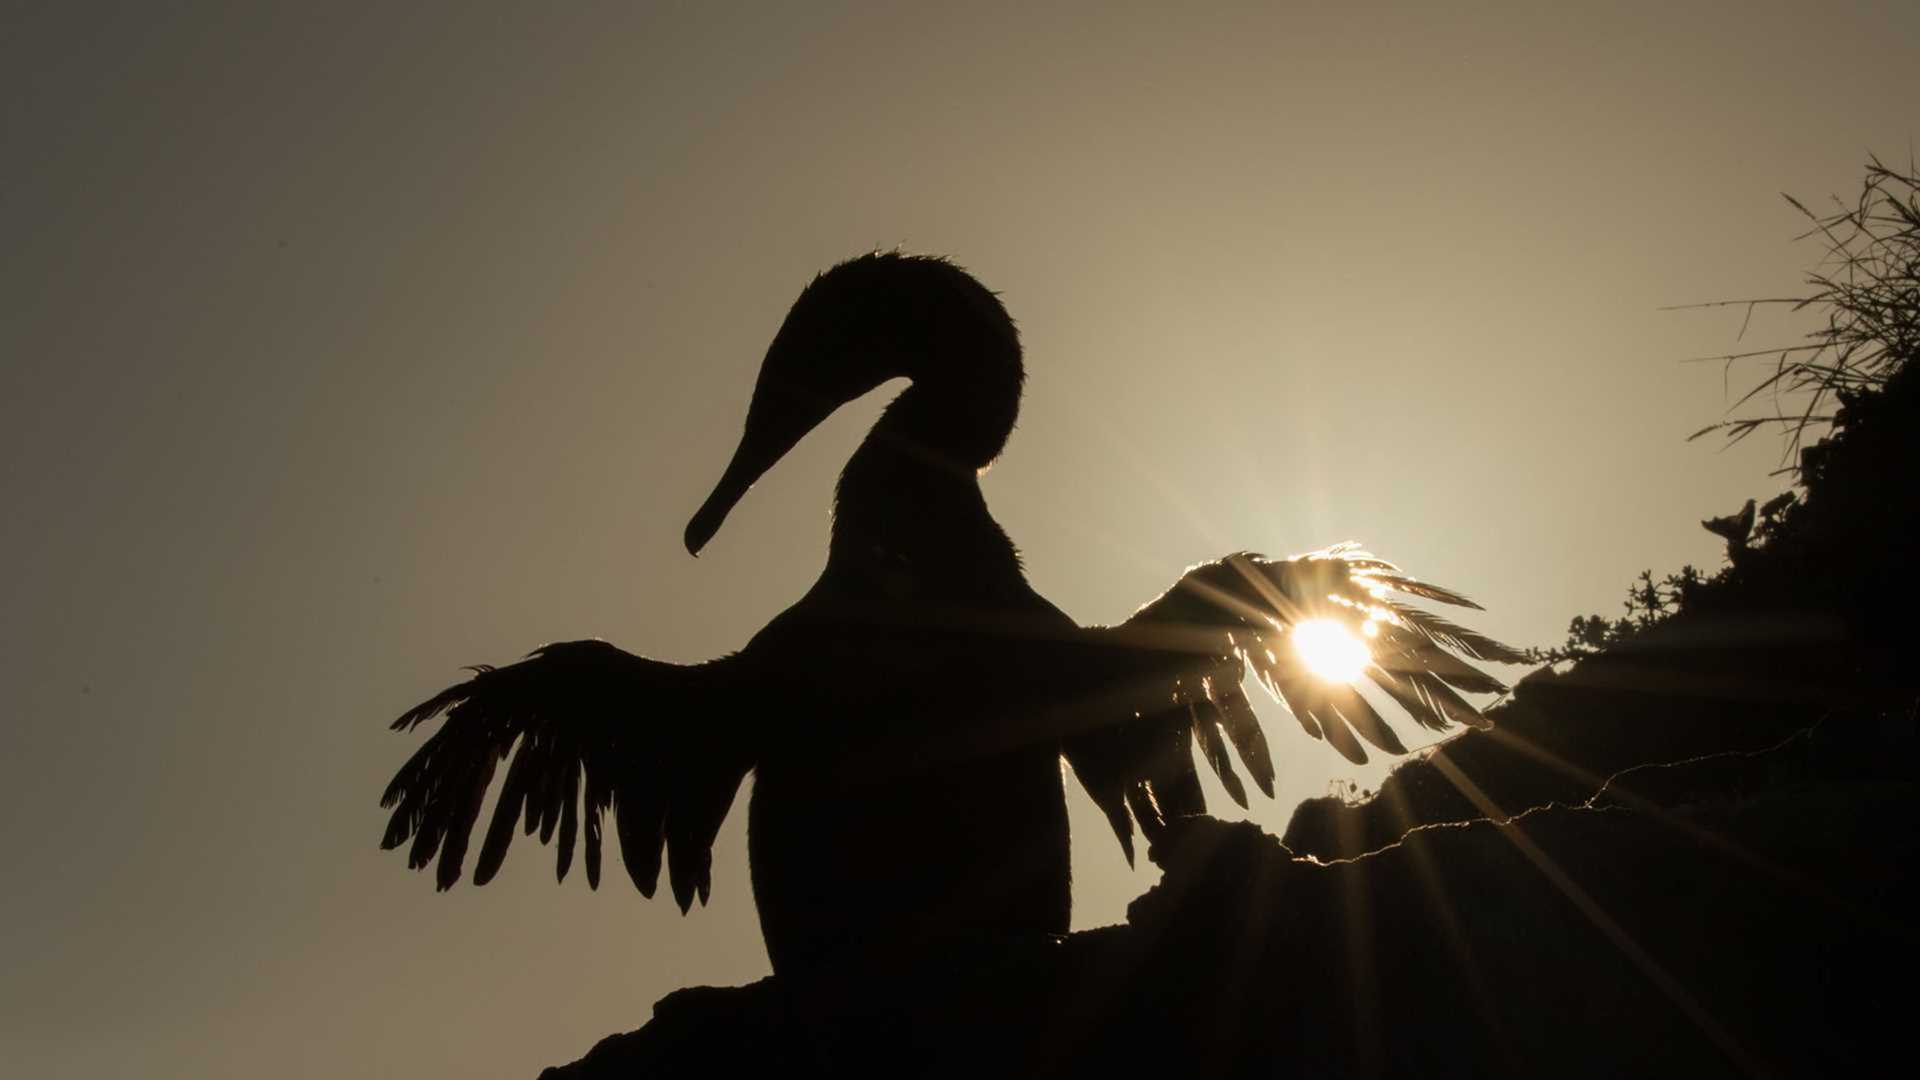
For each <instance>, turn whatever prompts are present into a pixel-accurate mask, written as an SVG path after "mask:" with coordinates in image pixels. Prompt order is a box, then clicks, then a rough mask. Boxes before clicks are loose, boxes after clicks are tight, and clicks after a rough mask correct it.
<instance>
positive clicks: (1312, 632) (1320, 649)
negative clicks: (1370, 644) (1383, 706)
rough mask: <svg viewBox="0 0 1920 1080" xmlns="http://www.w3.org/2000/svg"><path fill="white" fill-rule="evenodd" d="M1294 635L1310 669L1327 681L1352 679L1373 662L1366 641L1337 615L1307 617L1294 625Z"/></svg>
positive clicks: (1298, 650) (1340, 681) (1296, 644)
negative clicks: (1322, 617)
mask: <svg viewBox="0 0 1920 1080" xmlns="http://www.w3.org/2000/svg"><path fill="white" fill-rule="evenodd" d="M1292 636H1293V648H1294V651H1295V652H1297V653H1299V654H1300V659H1301V660H1302V661H1303V662H1305V664H1306V665H1307V670H1309V671H1311V672H1313V673H1314V674H1315V675H1318V676H1320V677H1321V678H1323V679H1325V680H1327V681H1328V682H1337V683H1350V682H1352V681H1353V680H1355V679H1357V678H1359V677H1360V674H1361V672H1364V671H1365V670H1366V669H1367V665H1368V664H1370V663H1372V662H1373V654H1372V653H1371V652H1369V651H1367V643H1366V642H1364V641H1362V640H1360V639H1359V638H1357V637H1355V636H1354V634H1353V631H1351V630H1349V629H1347V627H1346V624H1344V623H1342V622H1339V621H1338V620H1335V619H1308V620H1307V621H1305V622H1303V623H1300V624H1299V625H1297V626H1295V627H1294V628H1293V635H1292Z"/></svg>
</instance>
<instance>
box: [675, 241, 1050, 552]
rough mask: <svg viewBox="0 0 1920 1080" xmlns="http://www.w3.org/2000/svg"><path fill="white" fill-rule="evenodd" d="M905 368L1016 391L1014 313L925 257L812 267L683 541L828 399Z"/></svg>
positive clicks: (935, 379)
mask: <svg viewBox="0 0 1920 1080" xmlns="http://www.w3.org/2000/svg"><path fill="white" fill-rule="evenodd" d="M902 377H904V378H907V379H911V380H913V381H915V382H916V383H922V384H939V385H942V386H947V387H953V386H960V387H965V386H967V385H969V384H971V383H981V382H984V383H990V384H1004V383H1006V382H1007V381H1009V380H1011V384H1012V385H1013V387H1014V388H1015V398H1016V400H1017V395H1018V387H1019V384H1020V381H1021V378H1022V372H1021V367H1020V346H1019V338H1018V335H1017V334H1016V332H1015V330H1014V326H1013V320H1012V319H1010V318H1009V317H1008V316H1007V313H1006V309H1005V308H1003V307H1001V305H1000V301H999V300H998V298H996V297H995V296H994V294H993V293H992V292H990V291H988V290H987V289H986V287H985V286H983V285H981V284H980V283H979V282H978V281H975V280H974V279H973V277H972V276H971V275H969V274H968V273H967V272H966V271H965V270H962V269H961V268H960V267H958V266H955V265H954V264H953V263H951V262H948V261H947V260H945V259H942V258H937V257H933V256H922V255H902V254H899V253H897V252H882V253H876V254H872V255H863V256H861V257H859V258H857V259H851V260H849V261H847V262H844V263H841V264H840V265H838V266H836V267H834V268H833V269H831V270H829V271H827V272H826V273H824V274H821V275H819V276H818V277H816V278H814V279H813V283H812V284H810V285H808V286H807V288H806V290H805V291H803V292H802V293H801V294H800V298H799V299H798V300H796V301H794V305H793V308H792V310H790V311H788V312H787V318H786V321H785V322H784V323H782V324H781V326H780V331H779V333H778V334H776V335H774V339H773V344H772V345H770V346H768V347H767V356H766V359H765V360H764V361H762V362H761V365H760V377H759V379H758V381H757V382H756V383H755V384H754V388H753V400H752V403H751V404H750V405H749V406H748V408H747V420H746V429H745V431H743V432H742V433H741V436H740V445H739V447H738V448H737V449H736V450H735V451H734V454H733V459H732V461H730V462H729V463H728V465H727V469H726V472H725V473H724V474H723V475H722V476H721V478H720V482H719V484H718V485H716V486H715V487H714V489H713V493H712V494H711V495H709V496H708V497H707V501H706V502H705V503H704V504H703V505H702V506H701V507H700V510H699V512H697V513H695V514H694V515H693V519H692V520H691V521H689V522H688V523H687V531H686V544H687V551H688V552H689V553H691V554H695V555H698V554H699V553H700V549H701V548H703V547H705V546H706V544H707V541H709V540H711V539H713V536H714V534H715V533H717V532H719V531H720V526H721V524H722V523H723V522H725V520H726V517H727V514H728V513H729V512H730V511H732V509H733V507H734V505H735V504H736V503H738V502H739V501H740V498H741V497H742V496H743V495H745V494H746V493H747V489H748V488H751V487H752V486H753V485H754V483H755V482H756V481H758V480H759V479H760V477H761V476H763V475H765V473H766V472H767V470H768V469H771V468H772V467H773V466H774V464H775V463H777V462H778V461H779V460H780V459H781V458H782V457H784V456H786V454H787V452H788V451H789V450H791V449H793V447H794V446H795V445H796V444H798V443H799V441H800V440H801V439H802V438H805V437H806V435H807V433H808V432H810V431H812V430H813V429H814V428H815V427H817V426H819V424H820V422H821V421H823V420H825V419H826V418H827V417H828V416H830V415H831V414H832V413H833V412H834V410H836V409H838V408H839V407H840V406H842V405H845V404H846V403H848V402H850V401H853V400H854V399H855V398H858V397H860V396H862V395H863V394H866V393H867V392H868V391H870V390H873V389H875V388H876V387H878V386H879V385H880V384H881V383H884V382H886V381H888V380H889V379H895V378H902ZM1009 425H1010V421H1009Z"/></svg>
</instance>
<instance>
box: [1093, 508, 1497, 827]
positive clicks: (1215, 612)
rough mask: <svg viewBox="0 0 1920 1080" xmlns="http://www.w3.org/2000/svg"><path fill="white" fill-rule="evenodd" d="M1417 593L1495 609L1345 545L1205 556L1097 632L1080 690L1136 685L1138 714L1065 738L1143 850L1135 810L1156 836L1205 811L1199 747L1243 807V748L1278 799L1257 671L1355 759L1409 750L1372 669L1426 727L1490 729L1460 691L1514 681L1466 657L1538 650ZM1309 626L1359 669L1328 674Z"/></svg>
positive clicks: (1248, 764)
mask: <svg viewBox="0 0 1920 1080" xmlns="http://www.w3.org/2000/svg"><path fill="white" fill-rule="evenodd" d="M1404 597H1418V598H1421V599H1425V600H1430V601H1433V602H1436V603H1441V604H1451V605H1455V606H1460V607H1469V608H1476V609H1477V608H1479V606H1480V605H1478V604H1475V603H1474V602H1473V601H1471V600H1469V599H1467V598H1466V597H1465V596H1462V595H1460V594H1459V593H1457V592H1454V591H1453V590H1451V589H1445V588H1441V587H1440V586H1437V585H1433V584H1430V583H1428V582H1424V581H1420V580H1419V579H1417V578H1414V577H1411V576H1409V575H1408V574H1406V573H1404V572H1402V571H1401V570H1400V569H1399V568H1398V567H1397V566H1394V565H1393V564H1392V563H1389V562H1387V561H1386V560H1384V559H1379V558H1376V557H1374V556H1373V555H1370V554H1368V553H1367V552H1365V551H1362V550H1360V549H1359V547H1358V545H1354V544H1342V545H1339V546H1336V547H1332V548H1328V549H1326V550H1324V551H1316V552H1312V553H1310V554H1307V555H1300V556H1296V557H1294V558H1291V559H1279V560H1274V559H1267V558H1265V557H1263V556H1259V555H1251V554H1238V555H1230V556H1228V557H1227V558H1224V559H1221V560H1219V561H1217V562H1212V563H1206V564H1204V565H1201V566H1198V567H1195V568H1194V569H1192V570H1190V571H1188V572H1187V573H1186V575H1185V576H1183V577H1182V578H1181V579H1180V581H1179V582H1178V583H1177V584H1175V586H1174V587H1173V588H1172V589H1170V590H1168V591H1167V592H1166V593H1165V594H1164V595H1162V596H1160V597H1159V598H1158V599H1156V600H1154V601H1153V602H1152V603H1149V604H1147V605H1146V606H1145V607H1143V608H1141V609H1140V610H1139V611H1137V612H1135V613H1134V615H1133V616H1132V617H1131V618H1129V619H1128V620H1127V621H1126V622H1124V623H1122V624H1120V625H1119V626H1114V627H1105V628H1101V629H1099V630H1096V631H1091V633H1093V634H1095V635H1097V637H1096V638H1095V639H1094V640H1096V641H1097V642H1098V644H1096V645H1095V646H1093V647H1092V648H1089V649H1087V650H1085V651H1084V652H1083V653H1082V656H1083V657H1084V658H1085V659H1084V660H1083V661H1082V662H1081V663H1080V665H1079V668H1080V669H1079V670H1078V671H1077V672H1075V673H1074V675H1075V681H1076V682H1077V683H1078V686H1079V687H1080V688H1081V689H1080V692H1081V693H1083V694H1086V695H1087V696H1088V697H1089V698H1090V699H1091V700H1095V701H1099V700H1103V699H1104V700H1115V695H1112V694H1104V695H1103V693H1102V690H1101V689H1099V688H1096V687H1095V685H1094V684H1095V683H1096V682H1102V681H1104V682H1106V683H1109V684H1114V685H1124V686H1125V687H1126V688H1127V689H1126V690H1125V691H1124V692H1122V693H1121V694H1120V695H1118V700H1121V701H1132V702H1138V703H1139V704H1137V705H1133V706H1131V708H1132V711H1133V714H1134V715H1133V716H1132V717H1131V718H1129V719H1127V720H1125V721H1122V722H1118V723H1112V724H1107V725H1103V726H1095V727H1091V728H1090V729H1089V730H1086V731H1084V732H1081V733H1079V734H1075V735H1072V736H1069V737H1068V738H1066V739H1065V740H1064V742H1063V748H1064V752H1065V754H1066V757H1067V760H1068V762H1069V763H1070V764H1071V765H1072V766H1073V770H1074V773H1075V775H1077V776H1078V777H1079V778H1080V780H1081V783H1082V784H1083V785H1084V786H1085V787H1086V789H1087V792H1088V794H1090V795H1091V796H1092V797H1093V800H1094V802H1095V803H1096V804H1098V805H1099V806H1100V808H1101V810H1102V812H1104V813H1105V814H1106V816H1107V820H1108V822H1109V823H1110V824H1111V825H1112V826H1113V830H1114V833H1115V834H1116V835H1117V836H1118V837H1119V839H1120V844H1121V846H1122V847H1123V848H1124V849H1125V850H1126V852H1127V857H1128V859H1129V860H1131V859H1132V857H1133V828H1132V822H1131V821H1130V820H1129V819H1130V817H1131V819H1133V820H1138V821H1139V822H1140V826H1141V828H1142V829H1143V830H1144V831H1145V832H1146V833H1147V836H1148V839H1149V840H1151V839H1153V838H1154V837H1155V836H1157V835H1158V834H1159V832H1160V830H1161V829H1162V828H1164V826H1165V823H1166V822H1167V821H1168V820H1171V819H1172V818H1175V817H1179V816H1183V815H1188V814H1197V813H1201V812H1203V811H1204V810H1205V809H1206V805H1205V801H1204V797H1203V796H1202V794H1201V788H1200V778H1199V775H1198V772H1197V770H1196V769H1195V767H1194V755H1193V750H1194V748H1195V747H1196V746H1197V747H1198V748H1199V750H1200V756H1201V757H1202V758H1203V759H1204V760H1205V761H1206V762H1207V764H1208V766H1210V767H1211V768H1212V769H1213V771H1214V772H1215V773H1216V774H1217V775H1218V776H1219V777H1220V782H1221V784H1222V786H1223V787H1225V788H1226V791H1227V794H1228V795H1229V796H1231V797H1232V798H1233V799H1234V800H1235V801H1236V802H1238V803H1239V804H1240V805H1241V806H1243V807H1244V806H1246V805H1247V796H1246V787H1245V784H1244V783H1243V782H1242V781H1241V779H1240V777H1239V776H1238V774H1237V773H1236V771H1235V769H1234V767H1233V761H1232V757H1231V756H1230V755H1229V753H1228V751H1227V746H1228V744H1232V746H1233V747H1234V750H1235V751H1236V752H1237V753H1238V756H1239V759H1240V764H1241V765H1242V766H1243V767H1244V768H1245V770H1246V772H1247V775H1248V776H1249V777H1250V778H1251V779H1252V781H1253V783H1254V784H1255V785H1256V786H1258V787H1259V788H1260V790H1261V791H1262V792H1263V793H1265V794H1266V795H1268V796H1269V797H1271V796H1272V795H1273V781H1274V767H1273V755H1272V752H1271V750H1270V749H1269V748H1268V745H1267V740H1266V736H1265V735H1264V734H1263V733H1262V731H1261V728H1260V723H1259V720H1258V719H1257V717H1256V716H1255V715H1254V712H1253V709H1252V707H1251V706H1250V705H1249V704H1248V702H1247V698H1246V695H1245V694H1244V693H1243V692H1242V689H1241V684H1242V680H1243V679H1244V677H1245V676H1246V674H1248V673H1249V672H1251V673H1252V674H1253V675H1254V676H1255V677H1256V678H1257V679H1258V681H1259V682H1260V684H1261V685H1262V686H1264V687H1265V688H1266V689H1267V691H1268V692H1269V693H1270V694H1272V696H1273V697H1274V699H1275V700H1276V701H1278V702H1280V703H1282V704H1283V705H1284V706H1285V708H1286V710H1287V711H1288V712H1289V713H1291V714H1292V715H1293V718H1294V719H1295V720H1296V721H1298V722H1299V724H1300V727H1301V729H1302V730H1304V731H1305V732H1306V733H1307V734H1308V735H1311V736H1313V737H1314V738H1316V739H1325V740H1326V741H1327V742H1328V743H1330V744H1332V746H1333V747H1334V749H1336V750H1338V751H1339V752H1340V753H1341V755H1343V756H1344V757H1346V758H1347V759H1348V760H1349V761H1352V762H1355V763H1356V764H1357V763H1360V762H1364V761H1366V760H1367V751H1366V747H1365V746H1364V745H1363V742H1365V743H1371V744H1373V745H1374V746H1375V747H1378V748H1379V749H1382V750H1386V751H1388V752H1390V753H1395V754H1403V753H1406V746H1405V745H1404V744H1403V743H1402V742H1401V741H1400V739H1399V737H1398V736H1396V735H1395V734H1394V731H1393V728H1392V727H1390V726H1389V725H1388V723H1387V721H1386V719H1385V718H1384V717H1383V716H1382V715H1381V712H1380V709H1379V708H1377V707H1376V706H1375V705H1374V703H1373V702H1370V701H1369V700H1368V699H1367V698H1366V697H1365V696H1363V695H1362V694H1361V692H1360V690H1359V689H1358V683H1359V682H1360V677H1361V676H1364V677H1365V678H1366V679H1367V680H1369V681H1371V682H1372V683H1373V684H1374V686H1376V687H1378V688H1379V690H1380V691H1381V693H1382V694H1383V695H1384V697H1385V699H1386V700H1387V701H1389V702H1391V703H1392V704H1393V705H1394V706H1397V707H1398V709H1399V710H1400V711H1404V712H1405V713H1406V714H1407V716H1409V717H1411V718H1412V720H1413V721H1414V722H1415V723H1417V724H1419V725H1420V726H1422V727H1426V728H1431V729H1434V730H1444V729H1445V728H1447V727H1449V726H1451V725H1452V724H1454V723H1463V724H1470V725H1473V726H1476V727H1483V726H1485V725H1486V723H1487V721H1486V719H1485V718H1484V717H1482V716H1481V715H1480V711H1479V710H1478V709H1477V708H1475V707H1474V706H1473V705H1472V704H1471V703H1470V702H1468V701H1467V700H1466V699H1465V698H1463V697H1462V696H1461V692H1462V691H1464V692H1466V693H1498V692H1501V691H1504V690H1505V689H1506V687H1505V686H1504V685H1502V684H1501V682H1500V681H1499V680H1497V679H1495V678H1493V677H1492V676H1489V675H1487V674H1485V673H1484V672H1482V671H1480V670H1478V669H1477V668H1475V667H1473V666H1472V665H1470V664H1468V663H1467V662H1466V661H1465V660H1462V659H1461V658H1460V656H1456V655H1454V654H1455V653H1458V654H1461V655H1462V656H1465V657H1467V658H1469V659H1473V660H1482V661H1494V662H1499V663H1520V662H1523V661H1524V660H1525V656H1524V655H1523V654H1521V653H1520V652H1519V651H1518V650H1516V649H1513V648H1511V647H1509V646H1506V645H1502V644H1500V643H1499V642H1497V641H1494V640H1493V639H1491V638H1489V637H1486V636H1485V635H1483V634H1479V633H1476V632H1475V631H1473V630H1469V629H1467V628H1466V627H1464V626H1460V625H1458V624H1457V623H1454V622H1452V621H1451V620H1449V619H1445V618H1442V617H1441V616H1439V615H1436V614H1434V613H1432V612H1430V611H1427V610H1425V609H1423V608H1421V607H1418V606H1416V605H1415V604H1414V603H1412V602H1410V601H1408V600H1406V599H1404ZM1303 627H1304V628H1305V630H1304V631H1303V630H1302V628H1303ZM1302 633H1304V634H1306V635H1307V636H1308V637H1309V638H1310V637H1311V636H1313V635H1314V634H1316V633H1318V634H1323V635H1331V636H1332V638H1333V647H1334V649H1335V650H1336V652H1340V651H1344V652H1345V653H1346V654H1347V655H1346V658H1347V659H1348V660H1349V662H1350V663H1351V670H1350V672H1349V673H1348V677H1347V678H1340V677H1329V676H1328V675H1326V674H1322V673H1320V672H1316V671H1315V669H1314V666H1313V663H1312V660H1313V658H1312V656H1311V655H1310V653H1311V649H1310V648H1309V647H1308V646H1309V642H1307V641H1303V640H1301V639H1300V636H1299V635H1301V634H1302ZM1129 811H1131V813H1129Z"/></svg>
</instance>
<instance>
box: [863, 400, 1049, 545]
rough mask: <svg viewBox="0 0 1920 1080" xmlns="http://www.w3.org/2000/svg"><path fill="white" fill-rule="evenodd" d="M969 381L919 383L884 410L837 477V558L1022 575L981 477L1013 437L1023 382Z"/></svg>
mask: <svg viewBox="0 0 1920 1080" xmlns="http://www.w3.org/2000/svg"><path fill="white" fill-rule="evenodd" d="M969 374H970V375H972V376H974V377H972V378H949V379H942V378H926V377H923V378H921V379H919V380H916V381H915V382H914V384H913V385H911V386H909V387H908V388H907V389H906V390H904V391H902V392H901V394H900V396H899V397H897V398H895V399H894V400H893V403H892V404H890V405H888V406H887V410H886V413H885V414H884V415H883V416H881V418H880V421H879V422H878V423H877V424H875V425H874V427H873V430H872V431H871V432H870V433H869V434H868V435H867V438H866V441H865V442H863V443H862V444H861V445H860V449H859V450H857V451H856V452H855V453H854V455H853V459H852V460H851V461H849V462H848V463H847V467H846V469H845V470H844V471H843V472H842V473H841V474H840V483H839V486H838V488H837V490H836V491H835V495H834V519H833V541H832V544H833V553H834V556H835V557H852V558H858V559H861V560H868V559H871V558H875V557H878V558H883V559H887V560H894V561H898V562H901V563H902V564H903V565H906V564H914V565H920V566H922V567H924V566H927V565H932V564H933V563H934V561H936V560H937V562H938V563H940V564H945V565H947V566H954V567H969V568H979V569H982V570H986V569H987V568H989V567H991V568H992V569H993V570H994V571H1002V570H1004V569H1005V568H1006V566H1009V565H1010V566H1012V567H1013V568H1014V569H1015V571H1016V572H1017V569H1018V565H1019V562H1018V556H1017V554H1015V552H1014V549H1013V545H1012V543H1011V542H1010V541H1008V540H1007V537H1006V534H1005V533H1004V532H1002V531H1001V530H1000V527H999V526H998V525H997V524H995V522H994V520H993V517H992V515H991V514H989V513H988V512H987V505H986V499H985V497H984V496H983V495H982V494H981V492H980V480H979V476H980V473H981V472H982V471H983V470H984V469H985V468H986V467H987V466H988V465H990V464H992V463H993V460H994V459H995V458H996V457H998V456H999V454H1000V451H1001V450H1002V449H1003V448H1005V446H1006V443H1007V439H1008V437H1009V436H1010V435H1011V434H1012V433H1013V425H1014V420H1015V419H1016V418H1017V416H1018V414H1019V408H1020V383H1021V377H1020V373H1019V369H1018V368H1017V367H1015V368H1013V369H1012V370H1011V371H1010V372H1008V373H1007V375H1006V377H1003V378H998V379H995V378H988V377H984V376H985V375H986V373H984V372H981V371H979V370H978V369H976V370H974V371H972V372H970V373H969Z"/></svg>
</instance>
